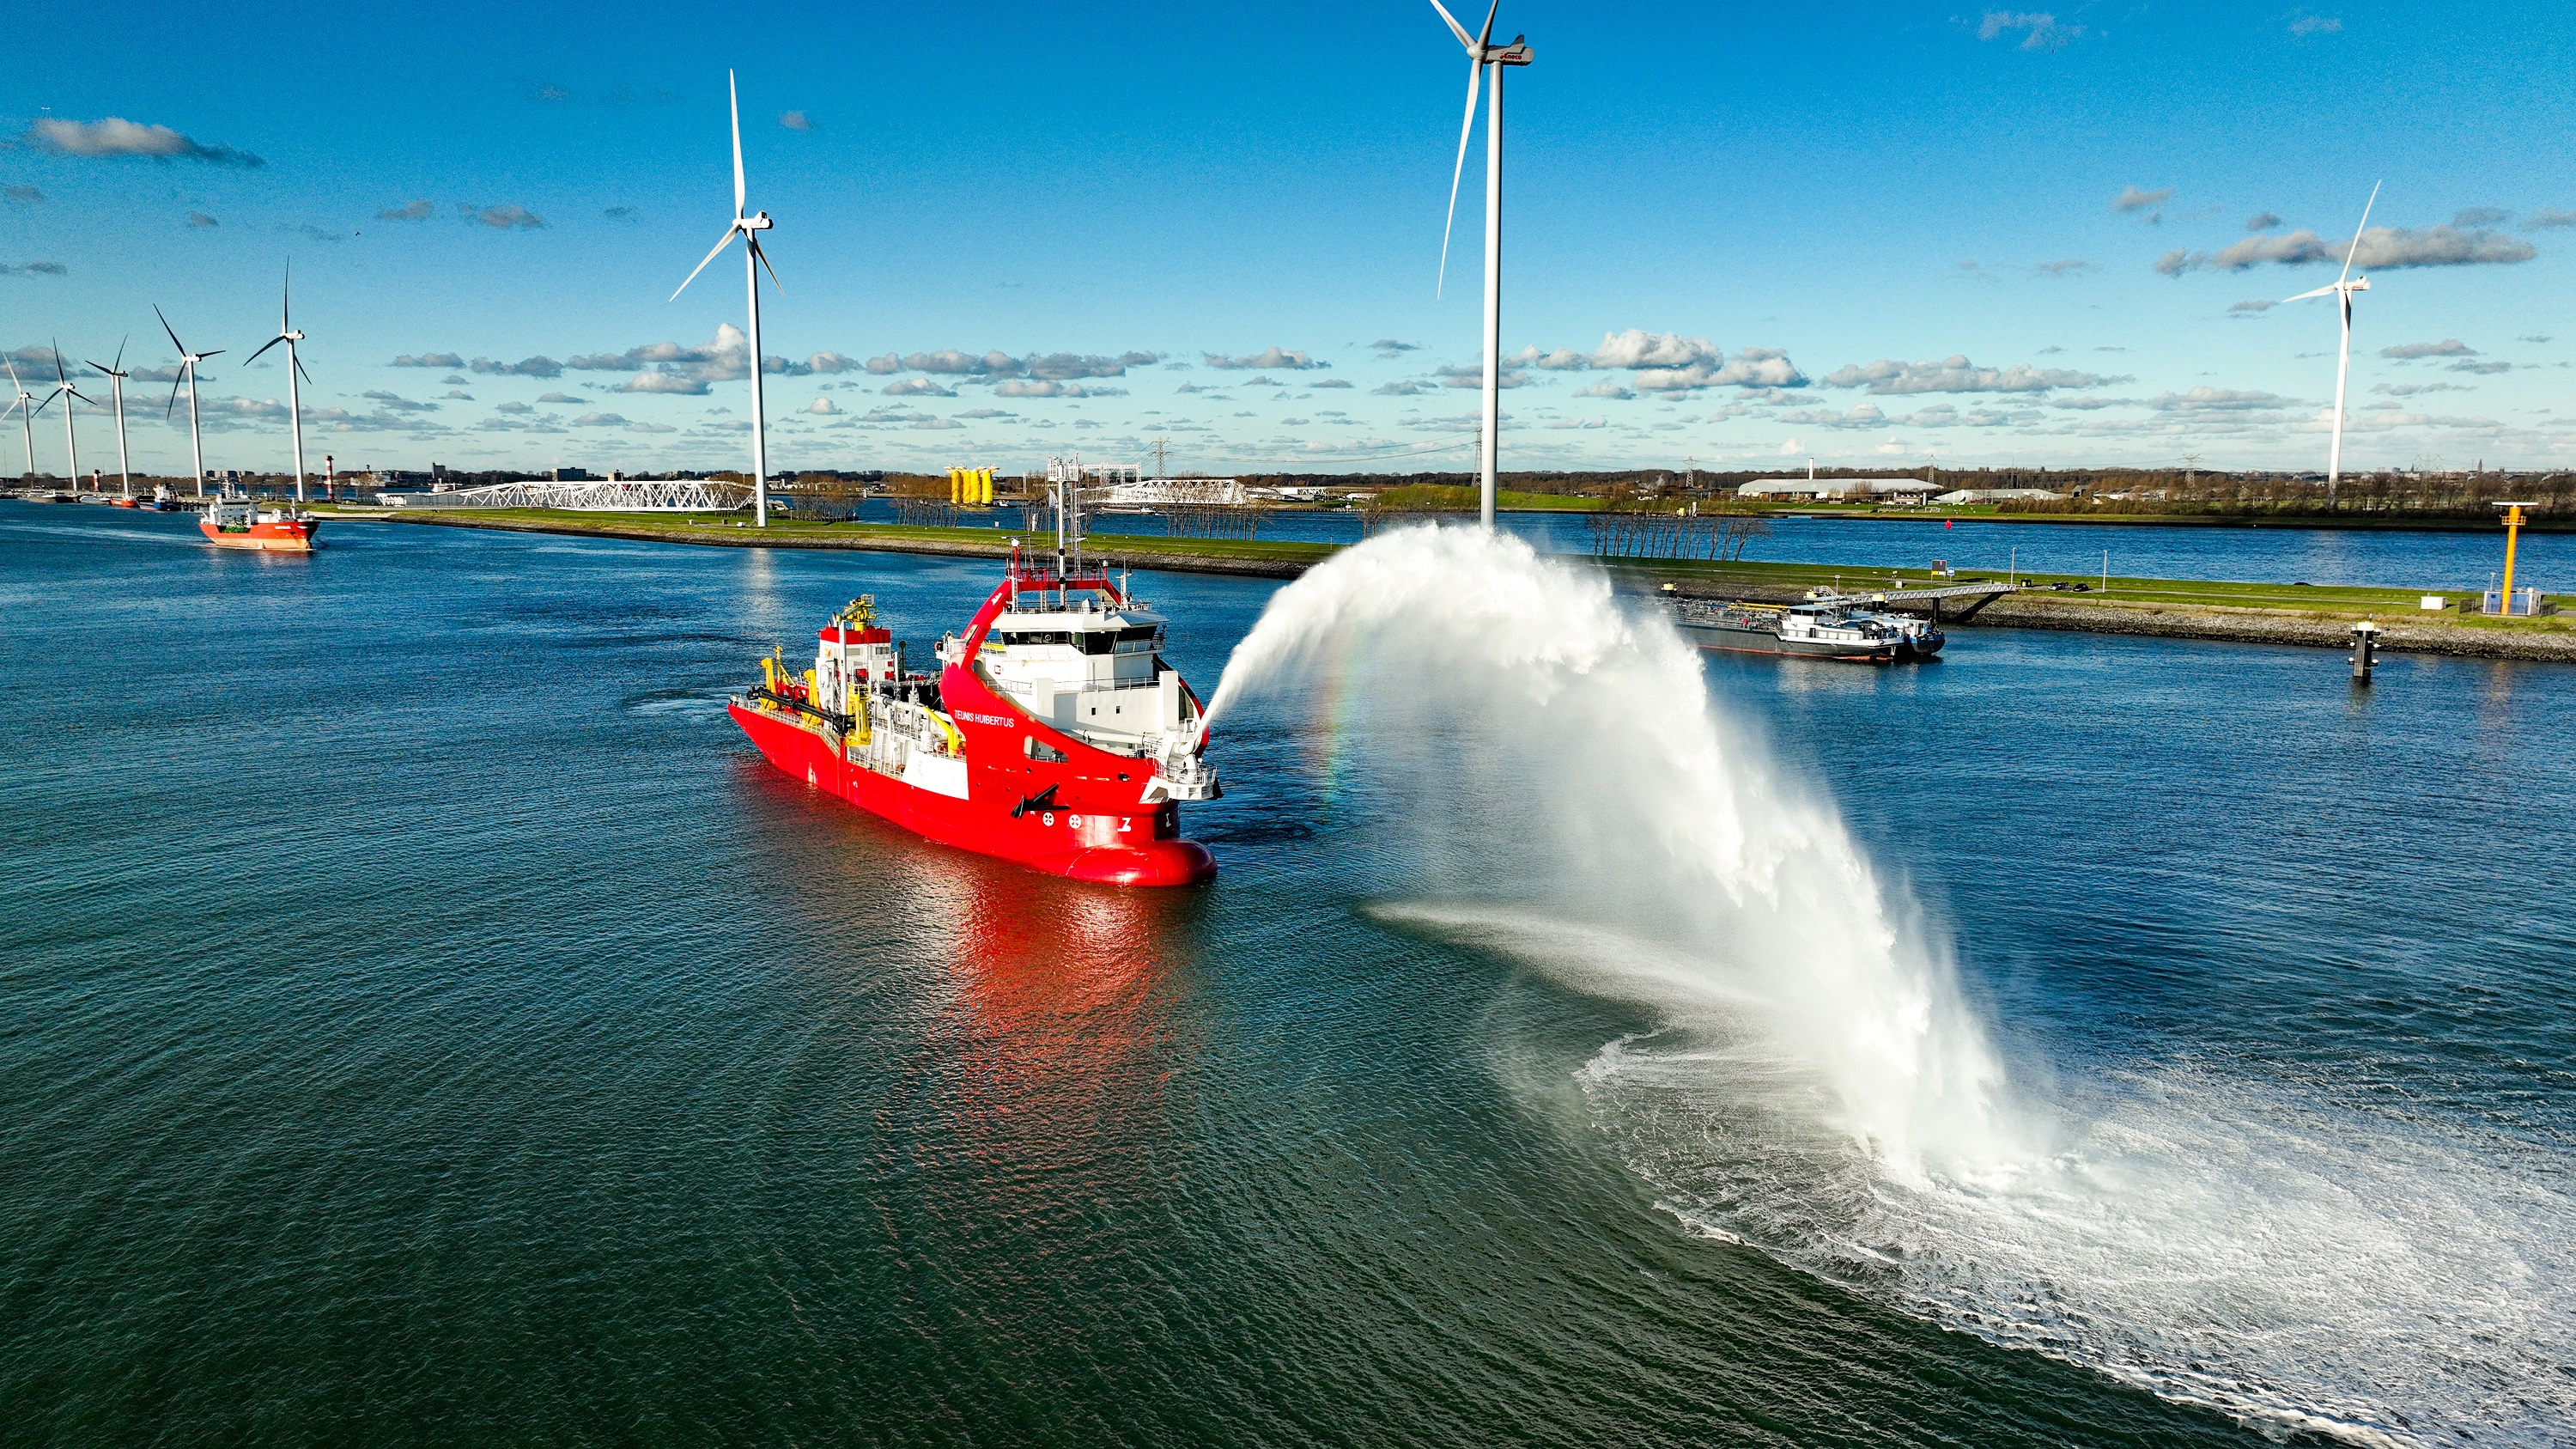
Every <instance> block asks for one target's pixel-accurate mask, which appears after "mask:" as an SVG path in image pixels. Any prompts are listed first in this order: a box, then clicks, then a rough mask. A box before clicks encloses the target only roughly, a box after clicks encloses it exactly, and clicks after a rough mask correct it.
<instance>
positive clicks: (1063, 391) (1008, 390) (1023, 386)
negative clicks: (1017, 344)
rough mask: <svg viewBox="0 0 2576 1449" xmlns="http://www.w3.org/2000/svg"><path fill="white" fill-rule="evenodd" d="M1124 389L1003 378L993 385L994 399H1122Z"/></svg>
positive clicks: (1049, 380)
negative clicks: (1087, 387)
mask: <svg viewBox="0 0 2576 1449" xmlns="http://www.w3.org/2000/svg"><path fill="white" fill-rule="evenodd" d="M1125 395H1126V390H1125V389H1124V388H1115V387H1095V388H1089V389H1086V388H1084V387H1083V386H1082V385H1081V384H1080V383H1072V382H1056V381H1054V380H1052V379H1031V378H1019V377H1013V378H1005V379H1003V380H1002V381H1001V382H998V383H995V384H994V385H993V396H995V397H1123V396H1125Z"/></svg>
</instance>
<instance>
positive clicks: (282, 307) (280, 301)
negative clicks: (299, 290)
mask: <svg viewBox="0 0 2576 1449" xmlns="http://www.w3.org/2000/svg"><path fill="white" fill-rule="evenodd" d="M294 300H295V263H293V262H288V263H287V264H286V282H285V285H283V286H281V287H279V288H278V289H277V330H278V331H279V332H281V333H286V332H292V331H294V330H295V324H294V323H292V322H290V321H288V320H287V313H288V312H289V310H290V304H291V303H293V302H294Z"/></svg>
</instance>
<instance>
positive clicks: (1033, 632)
mask: <svg viewBox="0 0 2576 1449" xmlns="http://www.w3.org/2000/svg"><path fill="white" fill-rule="evenodd" d="M993 637H994V638H995V639H998V640H1000V641H1001V642H1002V644H1003V645H1004V647H1006V648H1012V649H1016V648H1018V647H1020V646H1021V645H1023V644H1070V643H1072V642H1073V635H1072V634H1070V633H1068V632H1066V631H1065V630H1062V629H997V630H995V631H993Z"/></svg>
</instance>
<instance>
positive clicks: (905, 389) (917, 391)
mask: <svg viewBox="0 0 2576 1449" xmlns="http://www.w3.org/2000/svg"><path fill="white" fill-rule="evenodd" d="M884 391H885V394H886V396H888V397H955V396H957V390H956V389H955V388H947V387H941V386H940V385H939V384H937V383H935V382H932V381H931V380H930V379H929V378H926V377H905V378H897V379H896V380H895V381H893V382H890V383H887V384H886V385H885V389H884Z"/></svg>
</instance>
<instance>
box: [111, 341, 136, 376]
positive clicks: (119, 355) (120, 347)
mask: <svg viewBox="0 0 2576 1449" xmlns="http://www.w3.org/2000/svg"><path fill="white" fill-rule="evenodd" d="M133 340H134V334H133V333H131V332H128V333H126V334H125V335H124V336H122V337H120V338H118V339H116V365H117V366H118V367H123V366H124V365H125V344H127V343H129V342H131V341H133ZM112 370H113V369H111V371H112Z"/></svg>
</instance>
